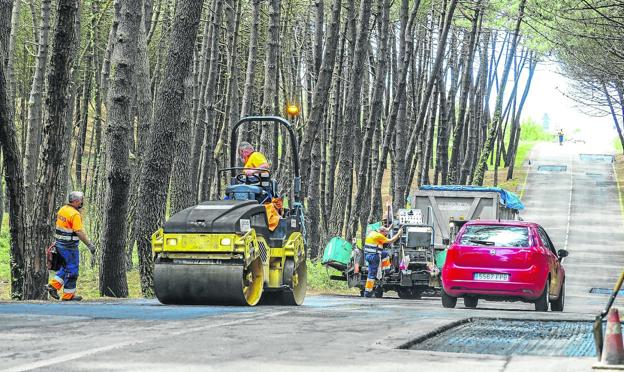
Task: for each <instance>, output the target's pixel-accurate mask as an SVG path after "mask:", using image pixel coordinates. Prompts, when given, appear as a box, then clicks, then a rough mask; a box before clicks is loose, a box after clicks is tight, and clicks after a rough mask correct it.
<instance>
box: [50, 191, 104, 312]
mask: <svg viewBox="0 0 624 372" xmlns="http://www.w3.org/2000/svg"><path fill="white" fill-rule="evenodd" d="M67 201H68V203H67V204H66V205H64V206H63V207H61V209H59V211H58V212H57V214H56V229H55V233H54V237H55V239H56V243H55V245H56V249H57V250H58V252H59V254H60V255H61V256H62V257H63V260H64V263H63V265H62V267H61V269H60V270H59V271H57V272H56V275H55V276H54V278H52V279H51V280H50V282H49V283H48V285H47V287H46V289H47V290H48V294H50V296H51V297H53V298H55V299H57V300H58V299H60V300H62V301H80V300H82V297H81V296H78V295H76V281H77V280H78V267H79V264H80V254H79V252H78V245H79V244H80V241H82V242H83V243H84V244H85V245H86V246H87V248H89V251H90V252H91V254H94V253H95V245H94V244H93V243H92V242H91V241H90V240H89V238H88V237H87V234H85V232H84V230H83V225H82V216H81V215H80V208H82V205H83V203H84V195H83V193H82V192H80V191H72V192H70V193H69V197H68V200H67ZM61 288H62V289H63V295H62V296H59V293H58V292H59V291H60V290H61Z"/></svg>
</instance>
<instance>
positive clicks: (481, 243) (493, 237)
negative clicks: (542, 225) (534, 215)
mask: <svg viewBox="0 0 624 372" xmlns="http://www.w3.org/2000/svg"><path fill="white" fill-rule="evenodd" d="M459 244H460V245H467V246H475V247H488V246H492V247H517V248H522V247H528V246H529V230H528V229H527V228H526V227H517V226H495V225H494V226H492V225H472V226H467V227H466V230H465V231H464V233H463V235H462V236H461V238H460V241H459Z"/></svg>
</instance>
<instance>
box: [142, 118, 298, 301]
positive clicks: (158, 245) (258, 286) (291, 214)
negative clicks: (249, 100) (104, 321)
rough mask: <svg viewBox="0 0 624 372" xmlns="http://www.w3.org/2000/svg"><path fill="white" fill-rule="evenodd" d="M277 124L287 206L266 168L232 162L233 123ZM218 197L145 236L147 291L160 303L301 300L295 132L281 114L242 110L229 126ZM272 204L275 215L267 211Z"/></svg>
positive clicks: (190, 209) (233, 150) (239, 124)
mask: <svg viewBox="0 0 624 372" xmlns="http://www.w3.org/2000/svg"><path fill="white" fill-rule="evenodd" d="M253 122H266V123H273V124H277V125H281V126H282V127H284V128H285V129H286V130H287V132H288V133H289V135H290V144H291V146H292V151H291V156H292V161H293V166H292V170H293V174H294V179H293V184H292V190H293V192H292V198H290V199H289V204H290V206H284V205H282V195H281V194H280V189H279V185H278V183H277V181H276V180H274V179H273V178H272V177H271V172H270V171H269V170H268V169H255V171H257V173H256V174H255V175H248V174H247V172H246V171H247V170H248V169H246V168H243V167H236V166H235V164H236V163H235V162H236V159H237V152H236V144H237V143H238V142H237V130H238V129H239V128H240V127H241V126H242V125H244V124H249V123H253ZM230 146H231V148H230V167H229V168H225V169H222V170H220V171H219V174H224V175H227V174H229V175H230V181H229V185H228V186H227V187H226V189H225V195H224V199H225V200H210V201H205V202H202V203H200V204H198V205H195V206H192V207H190V208H186V209H184V210H182V211H180V212H178V213H176V214H174V215H173V216H171V218H169V220H167V221H166V222H165V223H164V225H163V226H162V228H161V229H159V230H158V231H157V232H155V233H154V234H153V236H152V250H153V253H154V256H155V258H154V293H155V295H156V298H157V299H158V300H159V301H160V302H161V303H163V304H224V305H249V306H254V305H256V304H258V303H259V302H260V301H263V302H267V303H270V304H282V305H301V304H302V303H303V301H304V298H305V294H306V286H307V269H306V249H305V244H306V233H305V224H304V207H303V203H302V202H301V176H300V174H299V156H298V148H297V147H298V145H297V138H296V135H295V131H294V129H293V127H292V126H291V125H290V123H289V122H288V121H286V120H285V119H283V118H280V117H273V116H269V117H264V116H263V117H255V116H254V117H246V118H243V119H241V120H240V121H239V122H238V123H236V124H235V125H234V126H233V128H232V134H231V138H230ZM270 209H271V210H274V211H277V213H278V214H279V219H275V218H270V217H276V215H275V214H274V213H273V215H271V213H269V210H270Z"/></svg>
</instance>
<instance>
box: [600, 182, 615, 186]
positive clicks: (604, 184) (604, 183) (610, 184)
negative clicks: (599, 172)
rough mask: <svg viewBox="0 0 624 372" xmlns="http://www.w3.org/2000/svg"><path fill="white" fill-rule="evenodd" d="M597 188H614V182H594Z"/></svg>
mask: <svg viewBox="0 0 624 372" xmlns="http://www.w3.org/2000/svg"><path fill="white" fill-rule="evenodd" d="M596 186H597V187H611V186H615V182H613V181H596Z"/></svg>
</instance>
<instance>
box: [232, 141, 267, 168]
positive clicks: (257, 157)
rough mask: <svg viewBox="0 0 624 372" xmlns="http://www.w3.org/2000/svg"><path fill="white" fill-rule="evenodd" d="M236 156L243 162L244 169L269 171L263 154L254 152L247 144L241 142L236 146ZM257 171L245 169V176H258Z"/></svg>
mask: <svg viewBox="0 0 624 372" xmlns="http://www.w3.org/2000/svg"><path fill="white" fill-rule="evenodd" d="M238 155H239V156H240V158H241V160H242V161H243V164H244V165H243V167H245V168H256V169H258V168H260V169H269V168H270V166H269V162H268V161H267V159H266V157H265V156H264V154H262V153H261V152H259V151H256V150H255V149H254V147H253V146H252V145H251V144H250V143H249V142H241V144H240V145H239V146H238ZM258 173H259V171H257V170H254V169H245V174H246V175H247V176H254V175H256V174H258Z"/></svg>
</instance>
